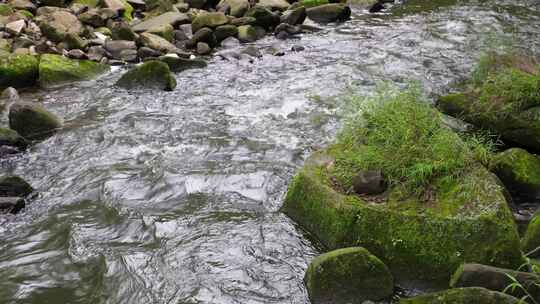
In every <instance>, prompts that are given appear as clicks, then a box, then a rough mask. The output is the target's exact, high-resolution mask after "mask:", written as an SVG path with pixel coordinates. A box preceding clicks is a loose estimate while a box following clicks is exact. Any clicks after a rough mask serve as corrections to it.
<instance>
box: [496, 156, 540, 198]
mask: <svg viewBox="0 0 540 304" xmlns="http://www.w3.org/2000/svg"><path fill="white" fill-rule="evenodd" d="M491 166H492V170H493V172H495V174H497V176H498V177H499V178H500V179H501V181H502V182H503V183H504V185H505V186H506V188H507V189H508V190H510V192H511V193H514V194H516V195H519V196H522V197H529V198H533V199H534V198H539V197H540V158H538V157H537V156H535V155H532V154H530V153H529V152H527V151H526V150H524V149H520V148H511V149H508V150H506V151H504V152H501V153H498V154H497V155H496V156H495V157H494V158H493V160H492V163H491Z"/></svg>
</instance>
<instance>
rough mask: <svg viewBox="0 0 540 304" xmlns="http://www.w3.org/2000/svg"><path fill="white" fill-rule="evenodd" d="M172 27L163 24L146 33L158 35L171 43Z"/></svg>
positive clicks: (172, 37) (172, 36)
mask: <svg viewBox="0 0 540 304" xmlns="http://www.w3.org/2000/svg"><path fill="white" fill-rule="evenodd" d="M173 31H174V27H173V26H172V25H170V24H163V25H160V26H157V27H154V28H151V29H149V30H148V31H147V32H148V33H151V34H154V35H158V36H160V37H162V38H163V39H165V40H167V41H169V42H172V41H173V39H174V32H173Z"/></svg>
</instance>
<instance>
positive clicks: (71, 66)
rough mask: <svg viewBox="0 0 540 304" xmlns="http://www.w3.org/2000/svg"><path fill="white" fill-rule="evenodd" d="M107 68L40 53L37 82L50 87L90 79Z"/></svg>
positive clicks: (102, 65) (84, 61) (97, 64)
mask: <svg viewBox="0 0 540 304" xmlns="http://www.w3.org/2000/svg"><path fill="white" fill-rule="evenodd" d="M109 69H110V68H109V66H107V65H104V64H100V63H96V62H93V61H90V60H75V59H69V58H66V57H63V56H60V55H54V54H44V55H41V60H40V61H39V84H40V86H42V87H50V86H55V85H60V84H65V83H69V82H74V81H83V80H90V79H93V78H95V77H97V76H98V75H100V74H103V73H105V72H107V71H109ZM23 136H24V135H23Z"/></svg>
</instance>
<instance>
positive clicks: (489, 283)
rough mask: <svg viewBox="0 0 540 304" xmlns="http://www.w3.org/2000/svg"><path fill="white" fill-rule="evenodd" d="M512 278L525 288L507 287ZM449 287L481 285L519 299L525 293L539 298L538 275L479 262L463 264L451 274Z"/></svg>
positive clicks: (535, 298) (539, 280)
mask: <svg viewBox="0 0 540 304" xmlns="http://www.w3.org/2000/svg"><path fill="white" fill-rule="evenodd" d="M514 280H516V281H517V282H519V283H520V284H521V287H522V288H525V290H526V292H524V290H523V289H521V288H515V289H507V287H508V286H509V285H511V284H512V283H513V282H514ZM450 287H452V288H457V287H483V288H486V289H489V290H493V291H500V292H505V293H507V294H509V295H512V296H514V297H517V298H518V299H521V298H522V297H524V296H526V295H527V294H528V295H530V296H531V297H532V298H533V300H534V301H538V300H540V276H538V275H537V274H534V273H528V272H521V271H515V270H511V269H503V268H497V267H492V266H487V265H480V264H464V265H462V266H461V267H459V268H458V270H457V271H456V273H455V274H454V275H453V276H452V280H451V281H450Z"/></svg>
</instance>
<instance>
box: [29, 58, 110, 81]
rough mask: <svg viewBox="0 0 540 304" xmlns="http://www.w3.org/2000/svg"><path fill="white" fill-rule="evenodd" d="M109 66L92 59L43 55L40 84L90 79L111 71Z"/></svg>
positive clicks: (40, 66)
mask: <svg viewBox="0 0 540 304" xmlns="http://www.w3.org/2000/svg"><path fill="white" fill-rule="evenodd" d="M109 69H110V68H109V66H108V65H104V64H100V63H97V62H93V61H90V60H76V59H69V58H66V57H63V56H60V55H54V54H44V55H41V60H40V62H39V84H40V85H41V86H42V87H50V86H54V85H60V84H65V83H69V82H74V81H83V80H90V79H93V78H95V77H97V76H98V75H100V74H103V73H105V72H107V71H109Z"/></svg>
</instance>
